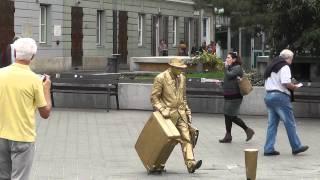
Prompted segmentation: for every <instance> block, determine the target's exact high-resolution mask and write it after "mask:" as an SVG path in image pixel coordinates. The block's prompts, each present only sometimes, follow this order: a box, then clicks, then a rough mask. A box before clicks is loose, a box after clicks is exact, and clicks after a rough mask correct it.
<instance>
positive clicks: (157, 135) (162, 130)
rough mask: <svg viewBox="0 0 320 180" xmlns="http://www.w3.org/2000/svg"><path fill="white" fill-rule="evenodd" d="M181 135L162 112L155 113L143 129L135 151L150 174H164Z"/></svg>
mask: <svg viewBox="0 0 320 180" xmlns="http://www.w3.org/2000/svg"><path fill="white" fill-rule="evenodd" d="M179 138H180V133H179V131H178V129H177V128H176V127H175V125H174V124H173V123H172V121H171V120H169V119H164V118H163V116H162V115H161V113H160V112H158V111H156V112H153V113H152V114H151V116H150V118H149V120H148V122H147V123H146V124H145V126H144V128H143V129H142V131H141V133H140V135H139V138H138V140H137V142H136V145H135V149H136V151H137V153H138V155H139V157H140V159H141V161H142V163H143V165H144V167H145V168H146V169H147V171H148V173H152V172H162V171H164V166H165V163H166V161H167V160H168V158H169V156H170V154H171V152H172V150H173V149H174V147H175V146H176V144H177V143H178V141H177V139H179Z"/></svg>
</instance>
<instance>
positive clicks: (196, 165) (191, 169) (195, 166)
mask: <svg viewBox="0 0 320 180" xmlns="http://www.w3.org/2000/svg"><path fill="white" fill-rule="evenodd" d="M201 165H202V160H199V161H197V162H195V163H192V165H191V166H190V167H188V172H189V173H194V172H195V171H196V170H197V169H199V168H200V167H201Z"/></svg>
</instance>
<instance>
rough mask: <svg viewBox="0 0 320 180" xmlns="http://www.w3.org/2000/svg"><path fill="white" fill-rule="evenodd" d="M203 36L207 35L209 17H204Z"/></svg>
mask: <svg viewBox="0 0 320 180" xmlns="http://www.w3.org/2000/svg"><path fill="white" fill-rule="evenodd" d="M202 36H203V37H206V36H207V18H203V35H202Z"/></svg>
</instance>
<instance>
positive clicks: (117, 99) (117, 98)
mask: <svg viewBox="0 0 320 180" xmlns="http://www.w3.org/2000/svg"><path fill="white" fill-rule="evenodd" d="M116 101H117V110H119V109H120V108H119V97H118V95H116Z"/></svg>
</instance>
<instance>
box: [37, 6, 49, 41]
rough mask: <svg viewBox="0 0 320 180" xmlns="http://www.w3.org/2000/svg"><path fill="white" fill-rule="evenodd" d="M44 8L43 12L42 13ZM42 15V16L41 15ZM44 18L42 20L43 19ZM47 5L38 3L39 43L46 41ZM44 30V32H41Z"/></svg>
mask: <svg viewBox="0 0 320 180" xmlns="http://www.w3.org/2000/svg"><path fill="white" fill-rule="evenodd" d="M43 10H44V13H43ZM42 15H44V17H42ZM43 20H44V21H43ZM47 26H48V6H47V5H45V4H40V17H39V43H41V44H46V43H47V41H48V27H47ZM43 32H44V34H43Z"/></svg>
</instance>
